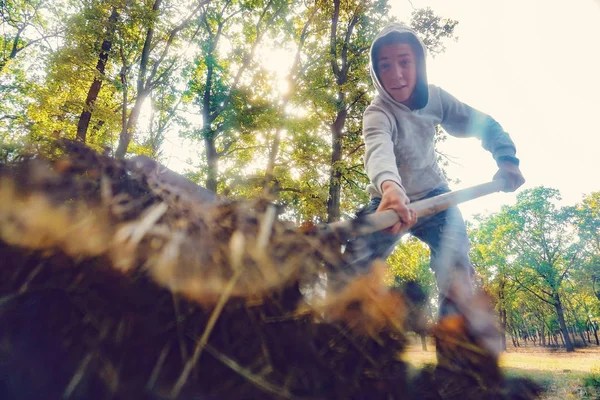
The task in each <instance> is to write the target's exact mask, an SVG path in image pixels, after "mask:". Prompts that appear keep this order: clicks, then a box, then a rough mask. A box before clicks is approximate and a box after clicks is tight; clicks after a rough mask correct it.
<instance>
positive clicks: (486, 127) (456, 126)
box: [438, 88, 516, 161]
mask: <svg viewBox="0 0 600 400" xmlns="http://www.w3.org/2000/svg"><path fill="white" fill-rule="evenodd" d="M438 90H439V95H440V101H441V106H442V122H441V125H442V127H443V128H444V129H445V130H446V131H447V132H448V133H449V134H451V135H453V136H457V137H476V138H478V139H481V142H482V145H483V148H484V149H486V150H487V151H489V152H491V153H492V155H493V157H494V159H495V160H496V161H498V158H499V157H503V156H511V157H514V156H515V153H516V148H515V144H514V143H513V141H512V140H511V138H510V136H509V135H508V133H506V132H505V131H504V129H502V126H500V124H499V123H498V122H496V120H494V119H493V118H492V117H490V116H489V115H487V114H485V113H482V112H481V111H478V110H476V109H474V108H472V107H470V106H468V105H466V104H464V103H462V102H460V101H459V100H458V99H456V98H455V97H454V96H452V95H451V94H450V93H448V92H446V91H445V90H443V89H441V88H438Z"/></svg>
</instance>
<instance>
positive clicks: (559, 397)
mask: <svg viewBox="0 0 600 400" xmlns="http://www.w3.org/2000/svg"><path fill="white" fill-rule="evenodd" d="M428 350H429V351H427V352H425V351H422V350H421V346H420V345H415V346H411V347H410V348H409V350H408V351H407V353H406V355H405V359H406V360H407V361H408V362H410V363H412V364H414V365H415V366H420V365H422V364H425V363H435V348H434V347H433V346H429V349H428ZM500 363H501V365H502V367H504V368H505V371H506V373H507V375H509V376H524V377H528V378H531V379H534V380H535V381H537V382H539V383H540V384H542V385H543V386H544V387H545V388H546V390H547V393H546V395H545V396H544V397H543V399H544V400H564V399H595V400H599V399H600V390H599V389H598V387H596V391H595V392H594V389H593V388H592V387H590V386H585V384H584V380H585V379H586V378H587V379H590V378H591V377H595V379H596V382H597V384H598V383H600V348H598V347H596V346H594V347H593V348H584V349H577V350H576V351H575V353H566V352H565V351H564V350H557V351H549V350H547V349H540V348H535V347H531V348H520V349H513V348H511V349H509V350H508V352H505V353H503V354H502V356H501V358H500Z"/></svg>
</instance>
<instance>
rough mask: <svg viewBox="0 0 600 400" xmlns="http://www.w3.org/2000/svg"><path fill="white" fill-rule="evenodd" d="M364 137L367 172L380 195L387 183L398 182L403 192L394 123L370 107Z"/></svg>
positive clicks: (381, 111)
mask: <svg viewBox="0 0 600 400" xmlns="http://www.w3.org/2000/svg"><path fill="white" fill-rule="evenodd" d="M363 136H364V140H365V170H366V172H367V176H368V177H369V180H370V181H371V182H372V184H373V185H374V186H375V188H376V190H377V191H378V192H379V194H382V190H381V184H382V183H383V182H385V181H393V182H396V183H397V184H398V185H399V186H400V187H401V188H402V189H403V190H405V189H404V187H403V186H402V179H401V178H400V174H399V173H398V166H397V165H396V156H395V154H394V144H393V141H392V121H391V119H390V117H389V116H388V115H387V114H386V113H385V112H384V111H383V110H382V109H381V108H379V107H377V106H373V105H371V106H369V107H367V109H366V110H365V113H364V115H363Z"/></svg>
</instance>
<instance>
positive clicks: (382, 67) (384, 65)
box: [379, 63, 390, 71]
mask: <svg viewBox="0 0 600 400" xmlns="http://www.w3.org/2000/svg"><path fill="white" fill-rule="evenodd" d="M389 68H390V64H389V63H381V64H379V69H380V70H381V71H387V70H388V69H389Z"/></svg>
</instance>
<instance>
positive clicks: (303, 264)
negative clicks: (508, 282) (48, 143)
mask: <svg viewBox="0 0 600 400" xmlns="http://www.w3.org/2000/svg"><path fill="white" fill-rule="evenodd" d="M138 161H139V160H138ZM152 176H153V174H152V171H149V170H148V169H147V164H146V165H140V164H139V163H136V161H135V160H129V161H128V160H115V159H113V158H110V157H107V156H103V155H99V154H97V153H95V152H94V151H92V150H90V149H88V148H86V147H84V146H82V145H79V144H75V143H72V142H62V143H61V144H60V146H59V147H58V148H57V149H56V150H55V152H54V153H53V155H52V156H44V157H42V156H36V157H23V158H22V159H20V161H18V162H17V163H15V164H14V165H4V166H1V167H0V398H2V399H59V398H63V399H461V400H467V399H534V398H537V397H538V395H539V389H538V387H537V385H535V384H534V383H532V382H529V381H526V380H514V379H513V380H510V379H507V378H506V377H505V376H504V375H503V373H502V371H501V370H500V369H499V367H498V362H497V357H496V355H494V354H492V353H490V352H488V351H487V350H486V349H485V347H484V346H481V343H480V338H477V337H476V336H475V335H473V334H472V332H470V328H469V325H468V324H466V323H465V321H464V320H463V319H462V318H460V317H454V318H448V319H446V320H444V321H442V323H440V324H439V325H438V326H436V327H435V328H434V329H433V331H432V333H433V334H434V336H435V337H436V341H437V344H438V350H439V352H440V354H441V355H442V357H443V362H440V365H439V366H434V365H430V366H426V367H425V368H423V369H422V370H415V369H413V368H410V367H409V366H408V364H406V363H405V362H404V361H403V360H402V358H401V356H402V353H403V350H404V348H405V344H406V327H407V326H409V325H410V323H409V322H410V321H406V316H407V315H411V318H414V315H413V314H412V313H411V312H410V310H412V309H413V305H412V304H411V301H410V298H411V297H410V296H406V295H405V294H404V293H403V292H402V291H401V290H398V289H394V290H392V289H390V288H388V287H386V286H385V285H384V283H383V270H384V268H385V265H383V263H381V264H375V265H374V266H373V269H372V271H371V273H370V274H369V275H363V276H358V277H355V278H352V279H349V281H348V283H347V284H346V285H345V286H343V287H342V288H337V289H336V291H335V292H325V293H324V296H313V298H311V300H310V301H307V299H306V298H305V296H304V295H303V293H306V290H305V289H306V288H307V287H309V288H310V287H312V286H315V285H317V283H318V282H319V281H320V280H321V278H320V277H322V276H325V275H326V274H328V273H331V271H341V270H343V268H344V260H343V255H342V254H340V253H339V251H338V250H337V249H339V245H340V242H341V240H342V238H340V237H337V236H335V235H333V234H331V233H328V232H327V231H326V230H323V231H320V230H317V229H315V230H308V231H302V230H298V229H296V228H295V227H294V226H291V225H290V224H288V223H286V222H284V221H281V220H279V219H278V218H277V215H276V211H275V209H274V207H273V206H271V205H270V204H269V203H268V202H267V201H264V200H260V199H259V200H252V201H219V202H216V203H198V202H195V201H193V200H190V197H188V196H186V195H185V194H181V193H178V192H177V191H176V190H173V188H170V187H169V186H168V185H165V184H162V183H161V182H160V180H157V179H156V178H153V177H152ZM338 273H339V272H338Z"/></svg>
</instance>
